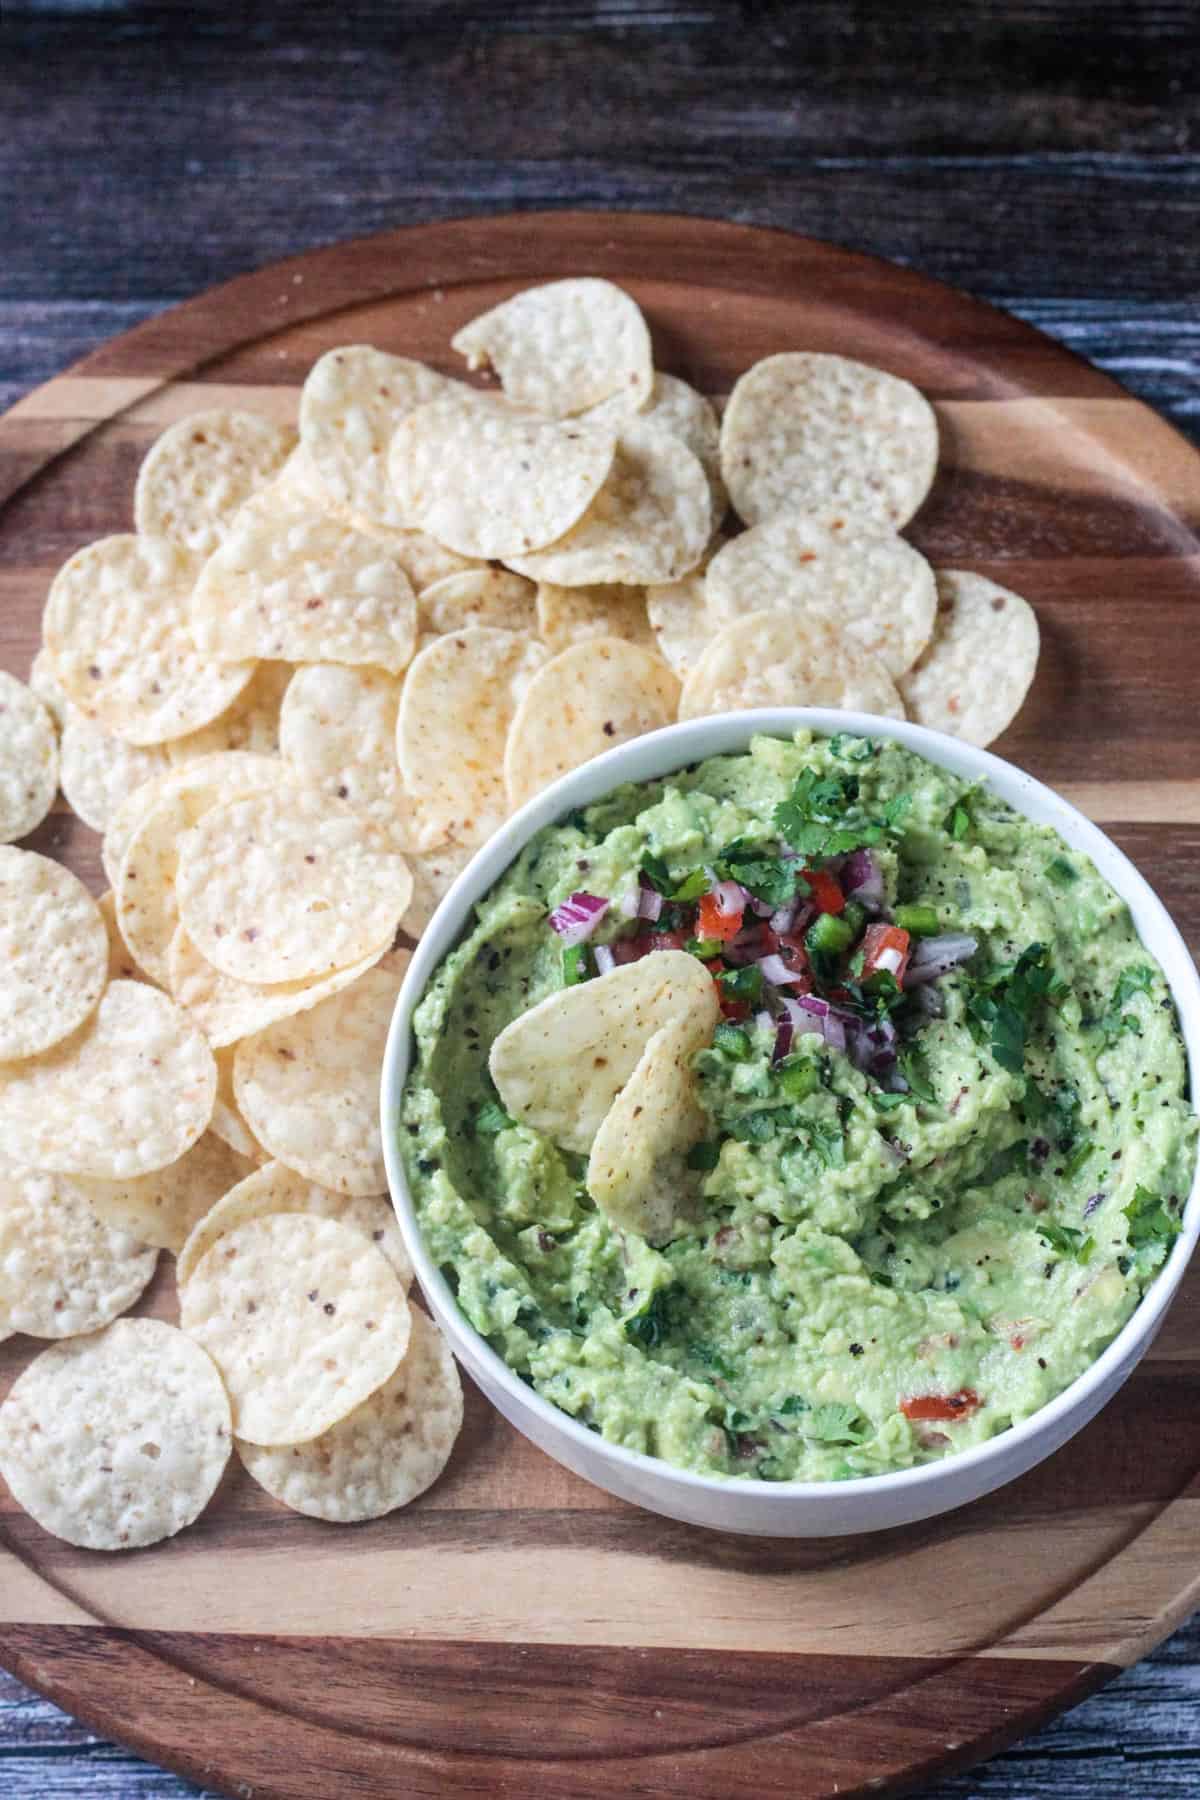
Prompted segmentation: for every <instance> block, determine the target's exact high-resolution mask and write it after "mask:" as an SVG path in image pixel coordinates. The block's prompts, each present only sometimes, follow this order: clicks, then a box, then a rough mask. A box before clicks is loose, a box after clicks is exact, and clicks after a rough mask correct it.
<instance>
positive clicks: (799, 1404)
mask: <svg viewBox="0 0 1200 1800" xmlns="http://www.w3.org/2000/svg"><path fill="white" fill-rule="evenodd" d="M771 1411H772V1412H773V1413H778V1414H779V1416H780V1418H783V1419H794V1418H795V1417H796V1415H797V1414H798V1413H806V1412H809V1411H811V1408H810V1407H809V1404H808V1401H807V1400H805V1399H804V1397H803V1395H801V1394H789V1395H788V1397H787V1399H786V1400H781V1401H780V1403H779V1405H778V1406H773V1407H772V1408H771Z"/></svg>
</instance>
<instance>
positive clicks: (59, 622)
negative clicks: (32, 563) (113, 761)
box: [42, 534, 255, 744]
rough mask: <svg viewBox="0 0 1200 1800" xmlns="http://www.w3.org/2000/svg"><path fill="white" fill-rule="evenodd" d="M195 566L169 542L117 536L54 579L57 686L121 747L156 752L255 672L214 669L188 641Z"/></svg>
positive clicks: (90, 547)
mask: <svg viewBox="0 0 1200 1800" xmlns="http://www.w3.org/2000/svg"><path fill="white" fill-rule="evenodd" d="M198 568H199V564H198V562H197V560H196V559H195V558H194V557H191V556H189V555H188V554H187V552H186V551H184V550H181V549H180V548H179V546H178V545H177V544H172V543H170V542H169V541H168V540H167V539H166V538H147V537H131V536H129V535H127V534H122V535H119V536H117V537H107V538H101V539H100V541H99V542H98V543H95V544H87V545H85V547H84V548H83V549H82V550H77V551H76V553H75V555H74V556H73V557H72V558H71V560H70V561H69V562H68V563H65V564H64V565H63V567H62V568H61V569H60V570H59V572H58V574H57V575H56V576H55V577H54V582H53V584H52V586H51V588H50V595H49V598H48V599H47V601H46V611H45V615H44V617H43V620H42V625H43V629H44V631H45V637H46V645H47V648H48V649H49V651H50V653H51V655H52V656H53V658H54V667H55V670H56V672H57V675H58V679H59V681H60V682H61V683H62V686H63V688H64V690H65V691H66V693H67V694H68V695H69V697H70V699H71V700H72V702H73V703H74V704H75V705H76V706H78V707H79V709H80V711H81V712H83V713H84V714H86V716H87V717H88V718H89V719H96V720H97V721H98V722H99V723H100V724H101V725H102V726H103V728H104V729H105V731H108V732H111V733H112V734H113V736H115V737H119V738H124V739H125V741H126V742H127V743H130V744H161V743H164V742H165V741H166V740H167V739H168V738H173V737H184V736H185V735H186V734H187V733H188V732H189V731H196V730H197V729H198V728H199V727H200V726H201V725H207V724H208V721H209V720H210V719H215V718H216V717H217V715H218V713H223V712H224V711H225V708H226V707H227V706H229V705H230V704H231V702H232V701H233V700H234V699H235V698H236V697H237V695H238V694H240V693H241V691H242V689H243V688H244V687H245V685H246V683H247V682H248V681H249V680H250V677H251V676H252V675H253V673H254V662H253V660H235V658H234V657H232V656H231V657H230V658H229V660H228V661H226V662H223V663H217V662H214V661H213V660H212V657H211V655H210V654H208V652H207V647H206V646H204V645H202V644H199V643H198V642H197V641H196V640H195V639H194V638H193V635H192V631H191V626H190V618H191V602H192V588H193V585H194V583H195V580H196V572H197V569H198ZM254 654H255V653H254V652H253V651H250V652H245V653H243V652H238V653H237V655H238V656H239V657H244V658H253V656H254Z"/></svg>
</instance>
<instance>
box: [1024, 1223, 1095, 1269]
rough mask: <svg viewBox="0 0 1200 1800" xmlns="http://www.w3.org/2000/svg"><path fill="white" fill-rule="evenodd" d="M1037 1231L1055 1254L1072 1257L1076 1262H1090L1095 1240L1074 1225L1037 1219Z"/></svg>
mask: <svg viewBox="0 0 1200 1800" xmlns="http://www.w3.org/2000/svg"><path fill="white" fill-rule="evenodd" d="M1037 1233H1038V1236H1039V1237H1041V1238H1045V1240H1046V1242H1047V1243H1048V1244H1049V1246H1050V1248H1051V1249H1052V1250H1053V1251H1055V1252H1056V1254H1057V1255H1059V1256H1070V1257H1073V1258H1074V1259H1075V1261H1076V1262H1077V1263H1089V1262H1091V1260H1092V1253H1093V1251H1094V1250H1095V1248H1096V1240H1095V1238H1093V1237H1089V1236H1087V1235H1086V1234H1085V1233H1084V1232H1082V1231H1079V1230H1077V1229H1076V1227H1075V1226H1074V1225H1055V1224H1054V1223H1053V1221H1052V1220H1050V1219H1039V1220H1038V1222H1037Z"/></svg>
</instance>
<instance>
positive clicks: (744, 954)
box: [721, 922, 763, 969]
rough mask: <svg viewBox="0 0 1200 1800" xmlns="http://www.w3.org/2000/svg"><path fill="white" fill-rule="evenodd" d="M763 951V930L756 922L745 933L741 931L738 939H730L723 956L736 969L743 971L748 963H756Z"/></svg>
mask: <svg viewBox="0 0 1200 1800" xmlns="http://www.w3.org/2000/svg"><path fill="white" fill-rule="evenodd" d="M762 951H763V928H762V925H761V924H760V923H757V922H756V923H755V924H753V925H749V926H747V927H746V929H745V930H744V931H739V932H738V934H737V936H736V937H732V938H730V939H729V941H728V943H726V944H725V945H724V946H723V948H722V950H721V955H722V956H723V957H724V958H725V961H726V962H727V963H730V964H731V965H732V966H733V967H734V968H735V969H741V968H744V967H745V965H746V964H747V963H752V962H756V961H757V960H758V958H759V957H760V956H761V955H762Z"/></svg>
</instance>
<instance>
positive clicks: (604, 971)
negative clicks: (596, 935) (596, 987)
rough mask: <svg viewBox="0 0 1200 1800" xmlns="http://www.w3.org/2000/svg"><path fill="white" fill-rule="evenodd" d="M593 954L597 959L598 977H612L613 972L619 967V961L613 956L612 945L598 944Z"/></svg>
mask: <svg viewBox="0 0 1200 1800" xmlns="http://www.w3.org/2000/svg"><path fill="white" fill-rule="evenodd" d="M592 954H593V956H594V957H595V958H596V973H597V974H598V975H611V973H612V971H613V970H614V969H615V968H616V966H617V959H616V957H615V956H614V954H613V951H612V946H611V945H610V944H597V945H596V947H595V949H594V951H593V952H592Z"/></svg>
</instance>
